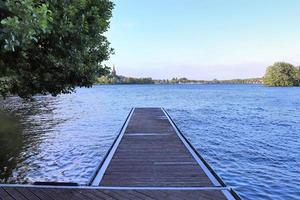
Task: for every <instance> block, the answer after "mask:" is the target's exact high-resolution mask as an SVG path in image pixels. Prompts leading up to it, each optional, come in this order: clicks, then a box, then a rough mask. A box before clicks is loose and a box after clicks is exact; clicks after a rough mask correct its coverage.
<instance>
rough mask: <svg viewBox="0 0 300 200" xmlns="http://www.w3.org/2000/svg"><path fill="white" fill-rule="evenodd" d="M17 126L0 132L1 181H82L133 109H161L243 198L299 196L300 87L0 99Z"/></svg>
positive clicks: (100, 91) (103, 91)
mask: <svg viewBox="0 0 300 200" xmlns="http://www.w3.org/2000/svg"><path fill="white" fill-rule="evenodd" d="M0 105H1V107H2V110H5V111H6V112H7V110H10V112H12V113H14V115H15V116H16V118H17V119H18V120H19V122H20V123H21V124H22V126H20V127H21V128H20V127H19V128H18V131H16V132H14V133H13V134H2V135H0V142H1V143H0V145H1V153H0V178H1V179H0V181H1V182H2V183H32V182H34V181H68V182H78V183H80V184H85V183H87V182H88V181H89V179H90V178H91V175H92V173H93V172H94V170H95V169H96V167H97V165H98V164H99V162H100V161H101V159H102V158H103V157H104V155H105V153H106V152H107V150H108V149H109V147H110V145H111V144H112V142H113V140H114V138H115V137H116V135H117V134H118V132H119V130H120V128H121V126H122V124H123V122H124V120H125V118H126V116H127V114H128V113H129V111H130V108H131V107H164V108H166V109H167V111H168V112H169V114H170V115H171V117H172V118H173V119H174V121H175V122H176V124H177V125H178V127H179V129H180V130H181V131H182V132H183V134H184V135H185V136H186V137H187V138H188V139H189V141H190V142H191V143H192V144H193V145H194V147H195V148H196V149H197V150H198V151H199V152H200V154H201V155H203V157H204V158H205V159H206V160H207V161H208V162H209V163H210V165H211V166H212V167H213V169H214V170H215V171H216V172H217V174H218V175H219V176H221V178H222V179H223V180H224V181H225V183H226V184H227V185H228V186H231V187H233V188H235V190H236V191H237V193H238V194H239V195H240V196H241V197H242V198H243V199H291V200H292V199H300V88H297V87H290V88H269V87H263V86H261V85H103V86H100V85H99V86H94V87H93V88H78V89H77V92H76V93H73V94H66V95H60V96H58V97H51V96H37V97H35V101H31V102H25V101H23V100H21V99H19V98H9V99H6V100H2V101H1V104H0Z"/></svg>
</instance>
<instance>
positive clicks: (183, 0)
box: [107, 0, 300, 80]
mask: <svg viewBox="0 0 300 200" xmlns="http://www.w3.org/2000/svg"><path fill="white" fill-rule="evenodd" d="M114 2H115V4H116V5H115V9H114V11H113V18H112V21H111V28H110V30H109V31H108V33H107V36H108V38H109V41H110V42H111V46H112V47H113V48H114V49H115V55H113V56H111V59H110V60H109V61H108V62H107V64H109V65H110V66H111V65H112V64H115V66H116V68H117V72H118V74H121V75H126V76H134V77H153V78H172V77H187V78H190V79H207V80H211V79H214V78H217V79H231V78H247V77H260V76H262V75H263V74H264V72H265V68H266V67H267V66H268V65H270V64H272V63H274V62H276V61H286V62H290V63H292V64H294V65H300V0H115V1H114Z"/></svg>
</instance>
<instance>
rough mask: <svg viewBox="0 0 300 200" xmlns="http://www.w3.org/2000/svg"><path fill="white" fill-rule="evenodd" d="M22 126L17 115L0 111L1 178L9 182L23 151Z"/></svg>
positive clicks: (2, 180)
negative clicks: (18, 156) (17, 158)
mask: <svg viewBox="0 0 300 200" xmlns="http://www.w3.org/2000/svg"><path fill="white" fill-rule="evenodd" d="M22 130H23V129H22V127H21V124H20V122H19V120H18V119H17V118H16V117H13V116H10V115H7V114H5V113H3V112H0V149H1V151H0V169H1V170H0V180H1V182H7V181H8V179H9V178H10V177H11V174H12V169H14V168H15V167H16V165H17V160H16V157H17V155H19V154H20V153H21V151H22V146H23V134H22Z"/></svg>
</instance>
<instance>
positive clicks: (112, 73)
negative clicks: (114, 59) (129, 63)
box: [111, 65, 117, 77]
mask: <svg viewBox="0 0 300 200" xmlns="http://www.w3.org/2000/svg"><path fill="white" fill-rule="evenodd" d="M111 75H112V76H113V77H115V76H117V72H116V68H115V65H113V69H112V71H111Z"/></svg>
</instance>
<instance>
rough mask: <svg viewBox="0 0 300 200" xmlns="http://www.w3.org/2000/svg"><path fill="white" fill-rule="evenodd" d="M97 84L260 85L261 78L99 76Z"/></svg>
mask: <svg viewBox="0 0 300 200" xmlns="http://www.w3.org/2000/svg"><path fill="white" fill-rule="evenodd" d="M96 83H97V84H261V83H262V78H248V79H232V80H217V79H214V80H210V81H208V80H189V79H187V78H172V79H170V80H169V79H156V80H153V79H152V78H133V77H125V76H112V75H109V76H101V77H100V78H98V79H97V82H96Z"/></svg>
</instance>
